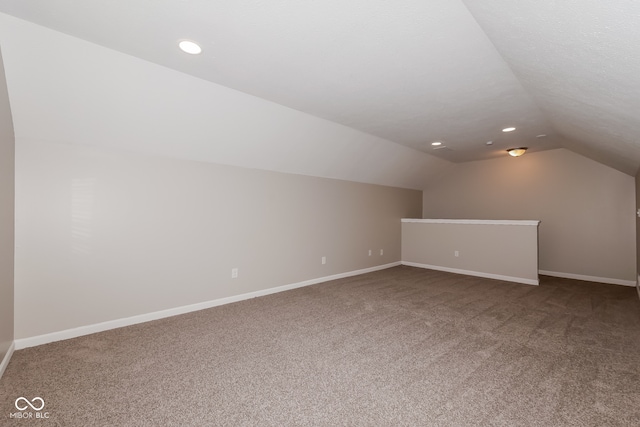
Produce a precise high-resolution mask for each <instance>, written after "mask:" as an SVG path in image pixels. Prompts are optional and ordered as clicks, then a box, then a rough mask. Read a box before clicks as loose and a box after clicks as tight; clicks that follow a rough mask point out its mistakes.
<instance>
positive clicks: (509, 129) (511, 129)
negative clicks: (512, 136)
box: [502, 127, 516, 132]
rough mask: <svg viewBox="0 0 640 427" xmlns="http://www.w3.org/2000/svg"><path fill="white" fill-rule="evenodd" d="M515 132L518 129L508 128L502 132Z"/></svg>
mask: <svg viewBox="0 0 640 427" xmlns="http://www.w3.org/2000/svg"><path fill="white" fill-rule="evenodd" d="M514 130H516V128H514V127H508V128H504V129H502V132H513V131H514Z"/></svg>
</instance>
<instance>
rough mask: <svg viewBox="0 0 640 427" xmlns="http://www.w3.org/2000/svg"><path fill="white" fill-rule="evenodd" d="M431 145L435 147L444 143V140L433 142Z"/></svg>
mask: <svg viewBox="0 0 640 427" xmlns="http://www.w3.org/2000/svg"><path fill="white" fill-rule="evenodd" d="M431 145H433V146H434V147H437V146H438V145H442V142H440V141H436V142H432V143H431Z"/></svg>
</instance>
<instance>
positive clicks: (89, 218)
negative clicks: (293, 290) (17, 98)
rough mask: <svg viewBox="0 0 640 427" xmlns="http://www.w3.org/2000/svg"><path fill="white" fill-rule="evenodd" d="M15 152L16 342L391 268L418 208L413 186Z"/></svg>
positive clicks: (42, 147) (48, 151) (27, 149)
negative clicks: (405, 223) (405, 224)
mask: <svg viewBox="0 0 640 427" xmlns="http://www.w3.org/2000/svg"><path fill="white" fill-rule="evenodd" d="M16 147H17V153H16V154H17V159H16V161H17V164H16V180H17V181H16V185H17V193H18V195H19V197H18V199H17V201H16V214H17V218H18V219H19V221H18V222H17V228H16V243H17V244H16V246H17V249H16V338H27V337H33V336H37V335H41V334H46V333H51V332H56V331H61V330H65V329H69V328H74V327H79V326H84V325H90V324H95V323H98V322H104V321H109V320H115V319H119V318H124V317H128V316H134V315H140V314H145V313H149V312H154V311H158V310H163V309H169V308H173V307H179V306H184V305H189V304H194V303H199V302H204V301H209V300H214V299H219V298H223V297H229V296H233V295H239V294H243V293H247V292H252V291H258V290H263V289H268V288H272V287H276V286H281V285H287V284H292V283H298V282H301V281H305V280H309V279H314V278H321V277H325V276H330V275H333V274H338V273H344V272H349V271H354V270H359V269H365V268H369V267H373V266H377V265H383V264H388V263H392V262H398V261H400V251H401V243H400V235H401V224H400V219H401V218H403V217H416V216H418V217H419V216H420V215H421V208H422V206H421V204H422V194H421V192H420V191H416V190H406V189H398V188H392V187H384V186H378V185H373V184H361V183H353V182H347V181H340V180H332V179H327V178H315V177H308V176H301V175H290V174H283V173H278V172H269V171H260V170H254V169H244V168H239V167H234V166H222V165H215V164H210V163H200V162H194V161H188V160H179V159H170V158H163V157H154V156H150V155H142V154H136V153H129V152H126V151H122V150H116V149H101V148H95V147H79V146H72V145H62V144H49V143H36V142H27V141H21V140H20V139H19V138H17V146H16ZM369 249H371V250H372V251H373V254H372V256H369V255H368V251H369ZM380 249H383V250H384V254H383V255H380ZM323 256H326V257H327V263H326V265H322V264H321V258H322V257H323ZM232 268H239V277H238V278H237V279H231V269H232Z"/></svg>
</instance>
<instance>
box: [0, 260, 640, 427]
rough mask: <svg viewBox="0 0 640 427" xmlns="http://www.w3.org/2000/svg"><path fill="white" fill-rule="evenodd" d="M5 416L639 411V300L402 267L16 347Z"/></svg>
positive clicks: (296, 418)
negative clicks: (21, 400) (22, 405)
mask: <svg viewBox="0 0 640 427" xmlns="http://www.w3.org/2000/svg"><path fill="white" fill-rule="evenodd" d="M19 396H25V397H35V396H40V397H42V398H43V399H44V401H45V402H46V408H45V410H44V411H47V412H48V413H49V418H48V419H38V420H26V419H9V414H10V413H12V412H16V410H15V408H14V401H15V399H16V398H17V397H19ZM44 411H43V412H44ZM0 425H2V426H5V425H6V426H27V425H38V426H50V425H59V426H203V425H211V426H475V425H482V426H527V427H534V426H544V427H549V426H637V425H640V302H639V301H638V296H637V294H636V290H635V289H634V288H631V287H622V286H615V285H604V284H596V283H588V282H580V281H574V280H567V279H555V278H551V277H542V283H541V285H540V286H538V287H536V286H527V285H520V284H514V283H508V282H501V281H497V280H489V279H480V278H475V277H469V276H462V275H455V274H449V273H443V272H437V271H430V270H422V269H417V268H411V267H395V268H391V269H388V270H384V271H379V272H375V273H370V274H366V275H362V276H357V277H351V278H347V279H342V280H336V281H333V282H327V283H323V284H319V285H315V286H310V287H306V288H300V289H296V290H293V291H288V292H283V293H279V294H274V295H270V296H266V297H261V298H256V299H253V300H248V301H243V302H239V303H235V304H229V305H226V306H221V307H216V308H212V309H208V310H203V311H199V312H195V313H190V314H186V315H182V316H176V317H172V318H168V319H163V320H159V321H154V322H149V323H145V324H140V325H135V326H130V327H126V328H121V329H117V330H112V331H107V332H103V333H99V334H94V335H90V336H86V337H80V338H76V339H72V340H67V341H62V342H57V343H52V344H48V345H43V346H40V347H35V348H30V349H25V350H21V351H16V352H15V353H14V355H13V358H12V360H11V362H10V364H9V366H8V368H7V370H6V372H5V375H4V377H3V378H2V379H1V380H0Z"/></svg>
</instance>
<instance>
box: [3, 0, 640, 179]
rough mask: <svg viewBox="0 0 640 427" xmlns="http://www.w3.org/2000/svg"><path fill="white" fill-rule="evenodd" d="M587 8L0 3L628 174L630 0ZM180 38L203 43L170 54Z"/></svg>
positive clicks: (357, 120) (330, 0) (197, 63)
mask: <svg viewBox="0 0 640 427" xmlns="http://www.w3.org/2000/svg"><path fill="white" fill-rule="evenodd" d="M512 3H514V4H512ZM541 3H542V4H541ZM599 3H600V2H598V1H596V0H588V1H586V2H585V1H581V2H577V1H569V2H562V3H559V2H555V1H553V2H552V1H548V2H535V1H533V0H525V1H524V2H509V1H507V0H495V1H480V0H468V1H466V2H463V1H460V0H455V1H453V0H426V1H425V0H409V1H405V2H401V3H397V2H388V1H385V0H354V1H350V2H342V1H338V0H327V1H324V2H314V1H293V0H274V1H270V2H264V1H262V0H244V1H234V0H220V1H216V2H211V1H207V0H166V1H163V2H157V1H155V0H129V1H127V2H105V1H102V0H85V1H82V2H77V1H75V0H30V1H21V0H0V11H2V12H5V13H8V14H11V15H14V16H16V17H19V18H22V19H25V20H28V21H31V22H34V23H37V24H40V25H44V26H47V27H50V28H52V29H55V30H58V31H61V32H64V33H67V34H69V35H72V36H75V37H78V38H81V39H85V40H88V41H91V42H93V43H96V44H100V45H103V46H105V47H108V48H111V49H115V50H118V51H121V52H124V53H127V54H130V55H133V56H137V57H140V58H143V59H146V60H148V61H151V62H155V63H157V64H161V65H164V66H167V67H170V68H173V69H176V70H178V71H182V72H185V73H188V74H191V75H194V76H197V77H199V78H202V79H205V80H209V81H211V82H215V83H218V84H221V85H224V86H227V87H230V88H233V89H236V90H239V91H242V92H245V93H248V94H252V95H255V96H258V97H261V98H264V99H267V100H270V101H273V102H276V103H279V104H282V105H285V106H288V107H291V108H294V109H297V110H300V111H303V112H306V113H309V114H312V115H315V116H318V117H322V118H325V119H327V120H330V121H334V122H337V123H340V124H343V125H346V126H349V127H352V128H354V129H358V130H361V131H363V132H366V133H369V134H371V135H375V136H378V137H381V138H384V139H387V140H390V141H394V142H397V143H400V144H403V145H406V146H408V147H411V148H414V149H418V150H421V151H423V152H426V153H429V154H433V155H435V156H437V157H440V158H442V159H446V160H450V161H454V162H459V161H469V160H479V159H486V158H492V157H497V156H502V155H504V150H505V149H506V148H510V147H514V146H529V147H530V151H536V150H543V149H550V148H556V147H559V146H565V147H567V148H570V149H572V150H574V151H577V152H580V153H582V154H585V155H587V156H589V157H591V158H594V159H595V160H598V161H601V162H603V163H605V164H608V165H610V166H613V167H615V168H617V169H619V170H621V171H623V172H626V173H629V174H633V173H635V170H636V169H637V168H638V166H639V165H640V143H639V142H638V141H640V129H639V127H638V126H640V124H638V123H637V122H636V123H633V122H632V121H629V119H630V118H631V116H633V115H634V114H635V113H634V111H640V108H638V107H639V105H638V102H640V101H639V99H640V97H639V96H635V97H634V95H638V93H637V90H638V85H637V83H638V79H640V77H638V76H640V72H638V71H639V70H638V59H637V55H636V56H633V52H632V49H633V47H634V46H637V45H638V43H637V42H638V41H639V40H638V32H637V31H638V30H637V29H636V28H638V27H640V26H637V25H636V26H635V27H633V26H632V25H631V24H632V23H633V22H636V23H637V21H638V14H637V13H636V10H637V8H638V6H637V5H634V2H633V1H631V0H628V1H622V2H617V4H616V6H615V7H611V6H608V7H605V6H600V5H599ZM607 8H609V9H613V10H608V11H606V10H600V9H607ZM601 12H604V13H601ZM472 13H473V15H472ZM627 15H628V16H627ZM563 19H566V22H565V21H564V20H563ZM594 23H595V24H597V25H596V27H595V28H596V30H594V29H593V28H594V27H593V24H594ZM565 24H566V25H565ZM598 28H599V30H598ZM607 29H608V30H607ZM605 30H607V31H608V32H607V31H605ZM185 38H186V39H192V40H196V41H198V42H200V43H201V45H202V47H203V50H204V51H203V53H202V54H201V55H198V56H186V55H185V54H184V53H182V52H180V51H179V50H178V49H177V47H176V42H177V41H178V40H179V39H185ZM622 39H627V41H626V42H623V40H622ZM594 40H595V41H596V42H598V43H596V44H595V46H594V45H593V42H594ZM496 47H497V49H496ZM565 54H568V55H569V56H567V57H565V56H564V55H565ZM505 60H506V61H505ZM622 68H624V69H625V70H626V71H624V70H622ZM595 86H598V87H595ZM634 108H635V109H634ZM506 126H516V127H517V130H516V132H513V133H510V134H505V133H503V132H501V129H502V128H504V127H506ZM541 134H544V135H546V137H544V138H536V136H537V135H541ZM434 141H442V142H443V145H444V146H445V147H446V148H444V149H437V150H436V149H434V148H433V147H432V146H431V143H432V142H434ZM488 141H492V142H493V143H492V144H491V145H487V144H486V142H488Z"/></svg>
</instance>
